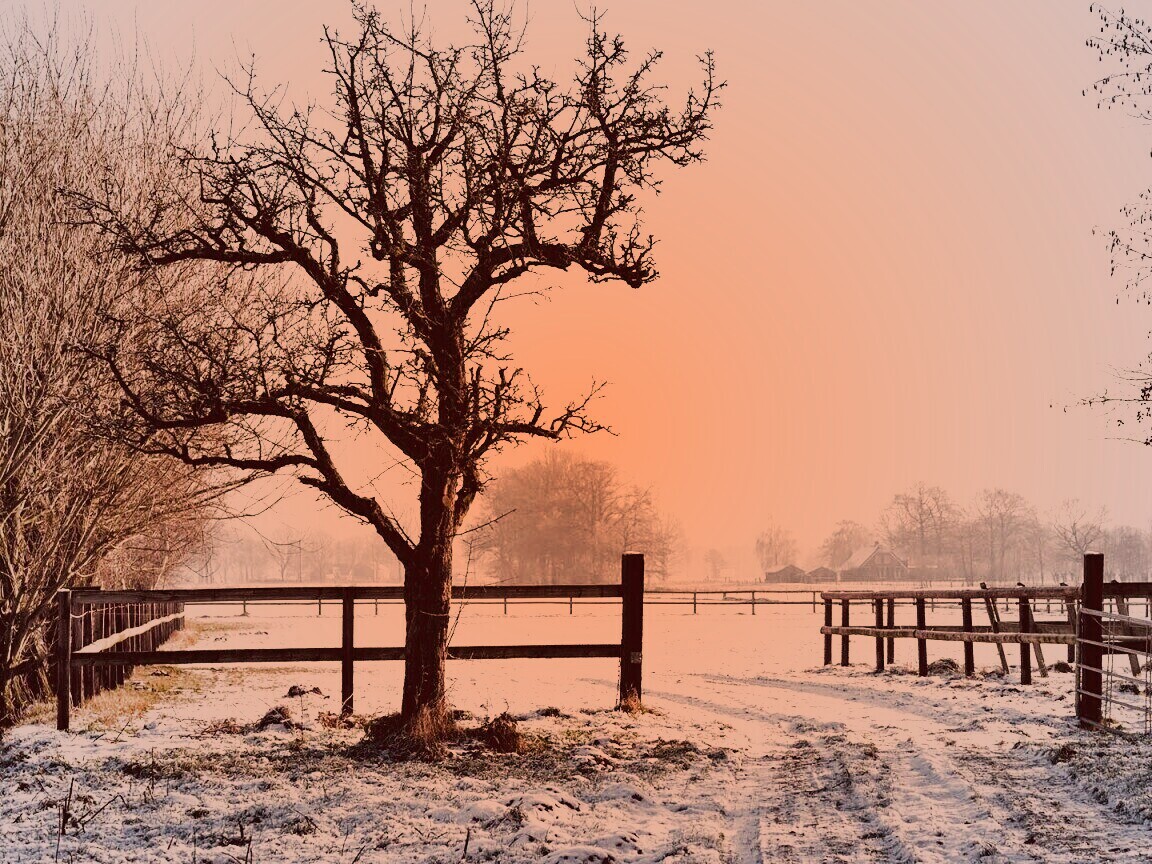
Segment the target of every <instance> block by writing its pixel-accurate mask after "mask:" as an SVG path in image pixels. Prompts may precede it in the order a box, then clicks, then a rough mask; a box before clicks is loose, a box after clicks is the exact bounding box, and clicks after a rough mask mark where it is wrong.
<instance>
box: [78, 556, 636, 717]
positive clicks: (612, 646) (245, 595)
mask: <svg viewBox="0 0 1152 864" xmlns="http://www.w3.org/2000/svg"><path fill="white" fill-rule="evenodd" d="M403 591H404V589H403V588H401V587H398V586H387V587H384V586H381V587H335V586H325V587H318V588H305V587H292V588H187V589H171V590H156V591H100V590H94V589H77V590H73V591H61V592H60V594H59V598H58V603H59V605H58V614H59V622H60V624H59V627H58V639H59V644H58V646H57V688H56V723H57V727H58V728H59V729H62V730H67V729H68V726H69V722H70V710H71V706H72V704H73V700H72V699H71V698H70V697H71V693H70V691H69V689H68V688H67V687H62V686H60V684H59V682H61V681H71V680H72V677H73V670H74V669H76V668H88V667H92V668H101V667H117V668H122V667H125V666H145V665H155V664H164V665H181V664H189V663H298V662H313V661H328V662H338V663H339V664H340V691H341V699H340V704H341V710H342V712H343V713H351V711H352V705H353V693H354V677H353V670H354V664H355V662H356V661H368V660H402V659H404V649H403V648H402V647H383V648H381V647H363V646H361V647H357V646H356V644H355V604H356V601H358V600H373V601H377V600H399V599H402V598H403ZM452 597H453V599H455V600H464V601H468V600H477V601H492V600H503V599H527V598H593V597H594V598H619V599H620V600H621V637H620V642H618V643H615V642H614V643H606V644H554V645H471V646H456V645H450V646H449V647H448V659H450V660H495V659H513V658H535V657H540V658H562V657H564V658H575V657H581V658H582V657H606V658H618V659H619V660H620V699H621V701H623V700H625V699H627V698H629V697H634V698H637V699H639V698H640V697H641V695H642V690H643V688H642V659H643V658H642V651H643V648H642V646H643V633H644V556H643V555H637V554H626V555H624V556H623V558H622V561H621V579H620V583H619V584H617V585H519V586H457V587H454V588H453V589H452ZM301 600H304V601H310V602H316V603H323V602H324V601H325V600H328V601H340V603H341V615H342V618H341V641H340V646H339V647H336V648H217V649H190V650H171V651H157V650H154V646H153V647H152V648H147V647H143V646H142V645H140V644H138V643H133V642H131V641H130V640H133V639H136V638H137V637H140V636H142V635H144V633H145V632H147V631H150V630H151V628H153V627H159V626H162V625H161V624H160V621H159V620H157V621H156V622H153V623H152V624H140V625H137V626H136V627H132V628H128V629H122V630H119V631H118V632H115V633H112V634H109V635H107V636H106V637H104V638H102V639H101V640H100V641H99V642H97V643H93V644H88V645H85V646H83V647H79V648H77V647H75V646H74V645H73V643H72V639H71V635H72V624H71V622H72V621H73V620H74V618H75V617H76V616H77V615H79V616H84V615H85V614H86V613H87V612H88V610H89V608H91V607H97V606H110V605H113V606H114V605H116V604H140V603H149V604H156V603H165V604H179V605H180V608H181V611H180V613H179V614H180V615H181V616H182V615H183V611H182V609H183V605H184V604H206V603H247V602H259V601H264V602H286V601H289V602H290V601H301ZM120 680H123V677H121V679H120ZM78 701H79V700H77V702H78Z"/></svg>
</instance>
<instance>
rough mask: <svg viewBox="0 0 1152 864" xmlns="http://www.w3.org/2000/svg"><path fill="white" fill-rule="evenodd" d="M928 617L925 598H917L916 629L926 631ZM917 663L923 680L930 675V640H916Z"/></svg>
mask: <svg viewBox="0 0 1152 864" xmlns="http://www.w3.org/2000/svg"><path fill="white" fill-rule="evenodd" d="M926 617H927V616H926V614H925V610H924V598H923V597H917V598H916V629H917V630H924V629H925V628H927V626H928V622H927V620H926ZM916 662H917V665H918V667H919V668H918V670H917V671H918V672H919V673H920V677H921V678H923V677H924V676H926V675H927V674H928V640H927V639H917V640H916Z"/></svg>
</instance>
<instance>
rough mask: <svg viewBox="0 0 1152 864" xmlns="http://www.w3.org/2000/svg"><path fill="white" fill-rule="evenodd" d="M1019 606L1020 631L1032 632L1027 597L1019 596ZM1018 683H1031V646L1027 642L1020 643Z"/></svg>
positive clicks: (1022, 632)
mask: <svg viewBox="0 0 1152 864" xmlns="http://www.w3.org/2000/svg"><path fill="white" fill-rule="evenodd" d="M1018 605H1019V607H1020V633H1021V634H1024V633H1031V632H1032V620H1031V619H1032V615H1031V609H1029V607H1028V598H1027V597H1021V598H1020V602H1019V604H1018ZM1020 683H1021V684H1031V683H1032V646H1031V645H1029V644H1028V643H1027V642H1021V643H1020Z"/></svg>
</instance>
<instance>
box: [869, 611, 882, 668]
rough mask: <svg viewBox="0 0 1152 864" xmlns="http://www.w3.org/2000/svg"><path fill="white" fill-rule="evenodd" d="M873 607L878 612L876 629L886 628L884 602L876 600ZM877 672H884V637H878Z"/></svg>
mask: <svg viewBox="0 0 1152 864" xmlns="http://www.w3.org/2000/svg"><path fill="white" fill-rule="evenodd" d="M872 605H873V607H874V608H875V610H876V629H878V630H879V629H880V628H881V627H883V626H884V601H883V600H876V601H874V602H873V604H872ZM876 671H877V672H883V671H884V637H883V636H877V637H876Z"/></svg>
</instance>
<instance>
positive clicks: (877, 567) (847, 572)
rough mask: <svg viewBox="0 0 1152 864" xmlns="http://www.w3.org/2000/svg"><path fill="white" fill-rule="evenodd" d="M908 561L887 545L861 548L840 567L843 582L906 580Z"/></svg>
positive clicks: (907, 577)
mask: <svg viewBox="0 0 1152 864" xmlns="http://www.w3.org/2000/svg"><path fill="white" fill-rule="evenodd" d="M908 579H909V573H908V562H906V561H904V560H903V559H901V558H900V557H899V556H898V555H897V554H896V553H895V552H893V551H892V550H891V549H889V548H888V547H887V546H881V545H880V544H879V543H877V544H876V545H875V546H873V547H871V548H866V549H860V550H858V551H857V552H855V553H853V555H852V557H851V558H849V559H848V560H847V561H845V562H844V564H843V565H841V567H840V581H841V582H906V581H908Z"/></svg>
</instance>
